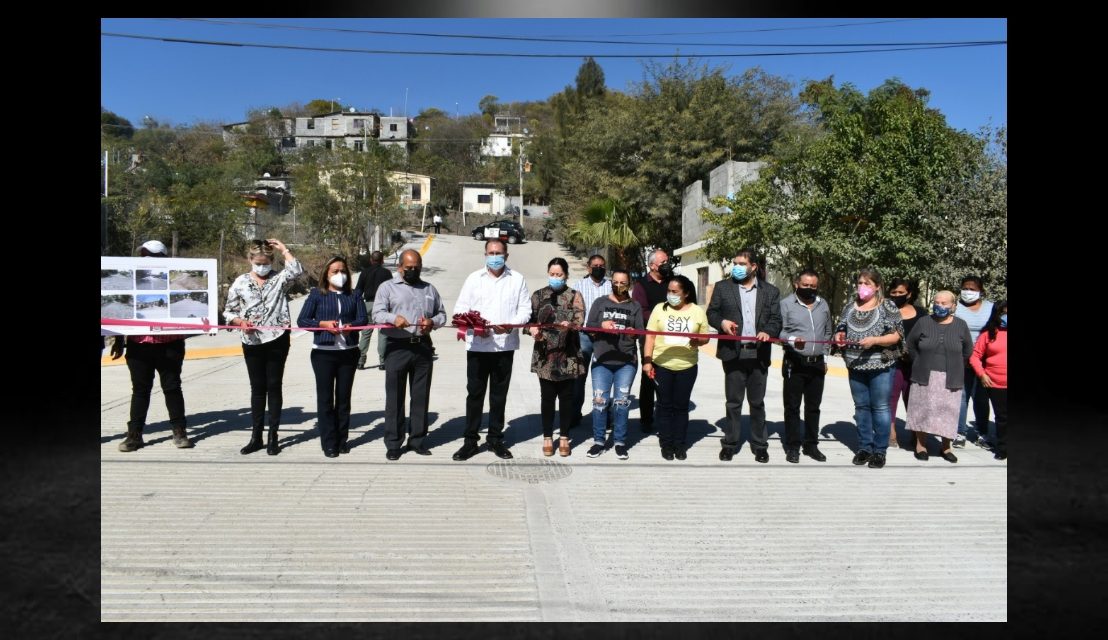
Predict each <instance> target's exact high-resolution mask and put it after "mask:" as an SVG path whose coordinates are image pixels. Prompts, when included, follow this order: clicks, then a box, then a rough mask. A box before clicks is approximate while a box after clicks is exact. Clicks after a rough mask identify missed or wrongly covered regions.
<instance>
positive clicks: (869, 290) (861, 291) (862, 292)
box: [858, 284, 877, 302]
mask: <svg viewBox="0 0 1108 640" xmlns="http://www.w3.org/2000/svg"><path fill="white" fill-rule="evenodd" d="M876 292H877V290H876V289H874V288H873V287H871V286H869V285H864V284H860V285H858V299H859V300H861V301H862V302H865V301H866V300H869V299H870V298H872V297H873V294H874V293H876Z"/></svg>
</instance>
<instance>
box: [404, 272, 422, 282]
mask: <svg viewBox="0 0 1108 640" xmlns="http://www.w3.org/2000/svg"><path fill="white" fill-rule="evenodd" d="M404 282H407V283H408V284H415V283H417V282H419V269H408V270H407V271H405V272H404Z"/></svg>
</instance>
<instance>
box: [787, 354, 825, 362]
mask: <svg viewBox="0 0 1108 640" xmlns="http://www.w3.org/2000/svg"><path fill="white" fill-rule="evenodd" d="M790 357H791V358H792V359H793V360H796V361H797V362H800V363H802V364H823V356H800V355H792V356H790Z"/></svg>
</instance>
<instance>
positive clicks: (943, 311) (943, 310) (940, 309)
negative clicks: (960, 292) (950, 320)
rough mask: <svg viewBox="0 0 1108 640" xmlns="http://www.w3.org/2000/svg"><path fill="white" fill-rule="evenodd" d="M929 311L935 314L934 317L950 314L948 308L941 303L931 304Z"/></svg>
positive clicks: (943, 316)
mask: <svg viewBox="0 0 1108 640" xmlns="http://www.w3.org/2000/svg"><path fill="white" fill-rule="evenodd" d="M931 313H933V314H935V317H936V318H945V317H947V316H949V315H950V309H949V308H947V307H944V306H942V305H938V304H933V305H931Z"/></svg>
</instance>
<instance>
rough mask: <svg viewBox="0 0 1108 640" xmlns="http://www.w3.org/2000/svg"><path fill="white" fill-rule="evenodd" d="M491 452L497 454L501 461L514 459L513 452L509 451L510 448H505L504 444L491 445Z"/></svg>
mask: <svg viewBox="0 0 1108 640" xmlns="http://www.w3.org/2000/svg"><path fill="white" fill-rule="evenodd" d="M489 451H492V452H493V453H495V454H496V457H497V458H500V459H501V460H511V459H512V452H511V451H508V447H505V446H504V443H503V442H497V443H496V444H490V445H489Z"/></svg>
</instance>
